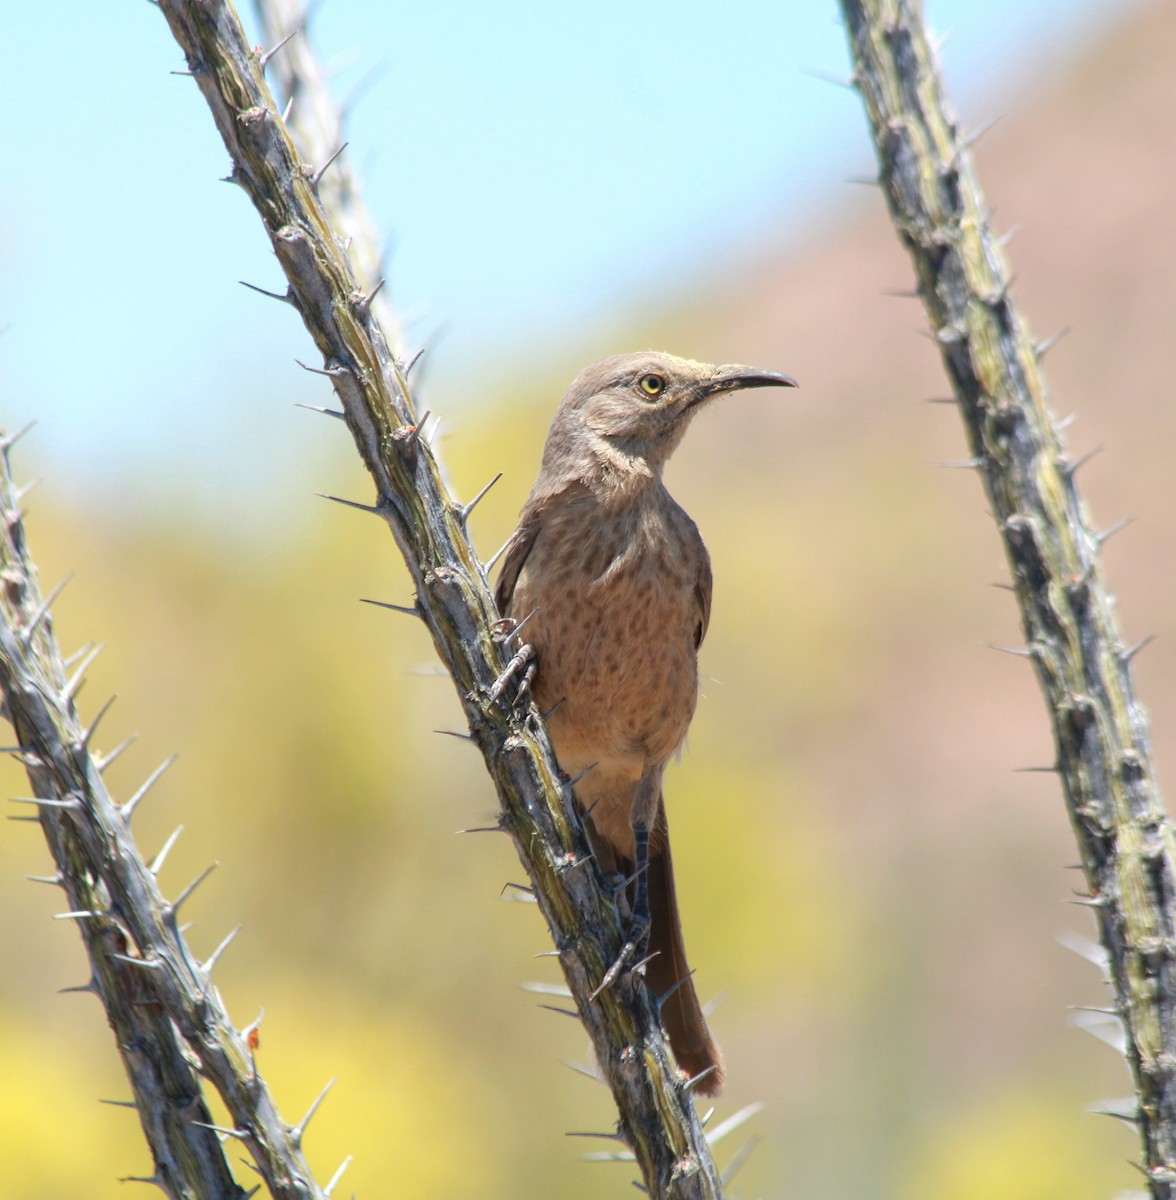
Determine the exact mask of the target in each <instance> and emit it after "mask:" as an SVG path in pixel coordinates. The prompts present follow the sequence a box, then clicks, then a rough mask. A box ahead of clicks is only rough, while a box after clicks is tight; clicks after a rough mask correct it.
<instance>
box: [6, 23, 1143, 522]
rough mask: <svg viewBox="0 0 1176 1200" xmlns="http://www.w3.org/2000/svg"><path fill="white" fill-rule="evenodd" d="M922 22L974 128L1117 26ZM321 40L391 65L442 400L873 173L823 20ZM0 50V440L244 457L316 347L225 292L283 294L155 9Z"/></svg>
mask: <svg viewBox="0 0 1176 1200" xmlns="http://www.w3.org/2000/svg"><path fill="white" fill-rule="evenodd" d="M927 7H928V17H929V20H930V22H931V24H932V27H933V28H934V29H935V30H936V31H937V32H938V33H943V32H946V31H950V32H951V37H950V38H949V40H948V42H947V44H946V46H945V48H944V51H943V56H942V57H943V61H944V66H945V69H946V71H947V73H948V80H949V87H950V88H951V90H952V93H953V96H954V97H955V98H956V101H957V106H958V107H959V108H960V110H961V112H962V115H963V118H964V123H965V124H976V125H979V124H982V123H983V122H984V121H985V120H986V119H987V118H988V117H989V116H990V115H991V112H992V105H993V104H995V103H997V102H998V98H999V96H1000V94H1001V92H1002V91H1003V90H1005V89H1007V88H1008V87H1009V86H1010V85H1011V84H1013V83H1014V82H1015V81H1017V80H1018V79H1021V78H1027V77H1031V76H1032V74H1033V73H1034V72H1038V71H1048V70H1049V69H1050V66H1051V65H1052V64H1056V63H1059V62H1062V61H1064V60H1065V58H1066V57H1067V56H1068V54H1069V53H1070V52H1071V50H1072V47H1073V45H1074V43H1075V42H1077V41H1078V40H1080V39H1081V38H1083V37H1088V36H1090V35H1091V33H1092V31H1094V30H1097V28H1098V25H1099V22H1100V21H1104V20H1107V19H1109V18H1110V14H1111V12H1112V9H1113V8H1116V7H1117V8H1118V9H1119V10H1120V11H1121V10H1122V7H1123V6H1122V5H1121V4H1120V5H1117V6H1114V5H1112V4H1110V3H1108V2H1107V0H1066V2H1063V0H1038V2H1037V3H1024V2H1023V0H1022V2H1017V3H1015V2H1013V0H992V2H990V3H988V4H985V5H978V4H975V3H972V2H970V0H939V2H935V0H932V2H931V3H929V4H928V6H927ZM244 15H245V16H246V18H247V20H250V21H251V19H252V14H251V11H250V10H249V9H248V8H246V9H245V10H244ZM312 32H313V36H314V39H315V41H316V44H317V45H318V47H319V49H320V51H321V54H322V56H323V58H324V60H325V61H327V62H328V63H329V64H332V65H333V66H334V68H335V70H336V72H337V74H336V80H337V82H336V94H337V95H339V96H343V95H346V94H347V93H348V91H349V90H350V89H351V88H352V87H353V86H355V85H356V84H357V83H359V82H360V80H361V79H362V78H363V77H364V76H365V75H366V74H367V73H368V71H369V70H370V69H371V68H373V67H375V66H379V65H382V66H383V74H382V75H381V76H380V78H379V79H378V81H377V82H376V83H375V84H374V85H373V86H372V87H371V88H370V89H369V90H368V92H367V94H366V96H365V98H364V100H363V101H362V103H361V104H360V105H359V107H358V109H357V110H356V112H355V115H354V117H353V119H352V122H351V125H350V128H349V136H350V138H351V147H350V149H349V150H348V153H349V154H352V155H353V156H354V161H355V163H356V164H357V165H358V166H359V168H360V174H361V179H362V181H363V184H364V186H365V190H366V196H367V201H368V204H369V207H370V209H371V210H372V212H373V215H374V217H375V218H376V220H377V222H378V223H379V224H380V225H381V227H382V228H384V229H387V230H388V231H389V236H390V238H391V241H392V244H393V245H394V247H395V250H394V255H393V258H392V265H391V271H390V287H391V290H392V296H393V299H394V302H395V303H396V306H397V308H398V309H399V310H400V311H401V312H403V313H405V314H407V316H408V317H409V320H410V324H409V328H410V335H411V336H412V337H413V338H414V339H416V340H421V341H423V340H430V339H434V338H436V337H437V335H439V334H440V335H441V336H440V337H439V339H438V341H437V349H436V353H435V354H434V355H433V368H432V369H433V372H434V375H433V377H432V381H431V386H432V387H433V388H434V389H436V391H437V393H439V394H440V396H441V406H442V407H443V408H444V407H458V406H460V404H461V403H463V402H464V399H468V398H469V397H470V396H475V397H476V392H477V391H478V388H477V386H476V381H477V379H478V378H479V373H480V372H483V371H485V370H486V369H487V368H488V369H489V370H490V371H491V372H492V373H493V375H494V377H495V378H496V379H500V378H501V377H502V375H503V374H505V372H506V371H507V370H508V368H509V365H510V364H511V363H512V362H516V361H520V360H524V359H525V358H526V356H527V355H529V354H532V353H538V352H546V353H547V354H548V357H554V356H555V355H554V352H552V351H551V350H550V348H551V347H554V346H558V345H559V344H560V342H561V340H567V341H569V342H572V343H574V342H575V341H576V340H577V339H578V338H579V337H580V332H579V331H582V330H583V329H584V328H585V327H587V326H590V325H592V324H595V323H598V322H599V321H600V320H601V314H602V313H604V312H606V311H609V310H612V311H616V310H617V309H618V308H620V309H623V308H624V307H625V306H626V305H630V306H631V305H634V304H636V303H638V302H640V301H643V300H645V299H647V298H648V297H651V296H654V295H656V294H657V292H658V291H659V289H662V288H665V287H668V286H671V285H673V284H674V283H675V282H678V281H681V280H690V279H692V278H696V277H705V276H707V275H710V274H713V273H714V272H715V271H716V270H720V269H721V267H722V264H723V262H724V261H725V260H727V259H737V258H740V257H742V256H744V255H746V254H747V253H748V252H749V250H750V248H751V247H753V246H754V245H755V244H757V243H758V242H761V241H764V240H765V239H767V240H771V241H773V242H775V243H779V242H782V241H784V240H786V239H787V238H789V237H798V236H801V235H802V233H803V230H804V228H805V226H806V223H810V222H812V221H813V220H814V218H816V217H818V216H820V215H822V214H825V213H827V212H829V211H830V210H831V209H836V207H837V206H839V205H840V204H842V203H844V202H845V201H846V199H847V198H848V195H849V189H848V188H847V187H846V186H845V184H844V182H843V181H844V180H845V179H846V178H847V177H848V176H851V175H860V174H865V173H869V172H870V171H871V170H872V166H873V163H872V156H871V152H870V148H869V146H868V143H867V141H866V136H865V128H864V120H863V117H862V114H861V110H860V105H859V102H858V100H857V97H856V96H855V95H854V94H852V93H851V92H848V91H845V90H843V89H840V88H837V87H834V86H831V85H830V84H828V83H826V82H823V81H821V80H819V79H816V78H814V77H813V75H812V74H811V73H821V72H828V73H832V74H841V75H843V74H846V73H847V71H848V67H847V56H846V51H845V45H844V36H843V32H842V30H841V27H840V25H839V23H838V19H837V8H836V5H835V4H833V3H829V4H817V3H812V2H811V0H808V2H804V3H801V2H799V0H792V2H788V0H784V2H779V0H778V2H776V3H770V4H769V3H756V2H748V0H742V2H741V0H731V2H728V3H727V4H725V5H723V6H720V7H715V6H711V5H703V4H697V3H688V2H681V0H680V2H677V3H669V2H666V0H647V2H642V0H627V2H613V0H602V2H600V3H595V4H586V5H566V6H565V5H550V4H540V3H523V2H519V3H506V4H500V5H497V6H490V5H482V4H474V3H468V2H467V3H445V2H443V0H442V2H435V3H431V4H417V5H397V4H392V5H390V4H386V3H375V2H374V0H325V2H324V3H322V4H321V5H319V8H318V12H317V14H316V17H315V22H314V25H313V30H312ZM5 33H6V36H5V38H4V39H3V46H0V105H2V111H3V112H4V113H5V114H6V117H7V119H6V121H5V133H4V160H5V163H6V172H5V176H6V178H5V186H4V188H3V189H2V191H0V256H2V263H3V268H2V270H0V324H7V325H8V326H9V328H8V329H7V332H6V333H5V334H4V335H3V337H0V424H3V425H7V426H12V425H15V424H17V423H20V422H23V421H25V420H27V419H29V418H31V417H37V418H38V420H39V423H40V428H39V430H38V434H37V450H36V459H37V463H38V465H39V466H48V467H49V468H51V469H52V470H53V472H54V474H56V475H57V476H58V479H59V481H62V482H63V485H64V486H65V487H67V488H71V489H82V490H86V491H88V492H92V493H93V495H94V496H95V497H96V498H101V497H103V496H107V497H117V496H118V494H119V493H120V492H121V491H123V490H127V489H129V490H131V491H136V490H137V487H136V485H135V484H134V482H133V481H135V480H138V479H147V478H148V477H150V476H151V474H152V470H153V468H152V467H151V466H150V465H149V464H150V463H151V462H152V461H154V462H155V463H157V464H158V463H159V462H163V463H164V464H165V469H166V470H167V471H168V472H170V471H172V470H175V469H176V468H180V469H181V470H180V473H181V474H182V473H183V472H182V468H183V467H185V466H187V465H190V464H191V463H192V462H193V461H199V460H200V459H201V458H202V457H204V456H208V457H209V458H210V459H213V457H214V456H215V462H216V464H217V465H216V471H223V470H227V469H230V468H231V465H232V463H233V461H234V454H233V451H232V449H231V447H232V446H234V445H236V446H240V447H245V448H250V449H251V450H256V449H257V447H258V445H259V444H261V443H259V442H258V441H257V440H254V441H253V442H251V441H250V436H251V435H250V431H251V430H253V431H254V434H255V435H256V428H257V422H258V421H259V420H261V419H262V418H261V417H259V415H258V414H259V412H264V411H269V410H272V409H273V406H274V405H275V404H276V403H280V404H281V405H283V406H284V405H287V404H288V403H289V401H290V400H291V399H297V398H306V395H305V393H306V392H307V389H308V388H311V386H312V381H308V380H307V379H306V378H305V377H302V378H300V377H299V373H298V371H297V368H296V367H294V366H293V363H292V359H293V357H294V356H295V355H301V356H305V355H306V354H307V350H308V345H309V343H308V340H307V338H306V335H305V334H304V333H303V331H302V329H301V326H300V324H299V323H298V321H297V319H296V317H294V316H293V314H292V313H291V312H290V311H289V310H286V309H284V308H282V307H281V306H279V305H273V304H270V303H268V302H265V301H262V300H259V299H258V298H257V297H255V296H253V295H251V294H250V293H248V292H246V291H245V290H244V289H242V288H240V287H239V286H238V285H237V282H236V281H237V280H239V279H248V280H251V281H254V282H257V283H259V284H261V285H263V286H271V287H274V288H280V287H281V281H280V279H279V277H278V272H277V268H276V264H275V263H274V262H273V259H272V257H271V255H270V252H269V249H268V243H267V241H266V238H265V236H264V234H263V232H262V230H261V227H260V224H259V222H258V220H257V218H256V216H255V215H254V213H253V211H252V209H251V208H250V206H249V204H248V203H247V201H246V200H245V199H244V197H243V195H242V194H241V193H240V192H238V191H237V189H234V188H232V187H229V186H226V185H225V184H223V183H220V182H218V177H219V176H221V175H224V174H225V171H226V167H227V160H226V156H225V152H224V150H223V148H222V146H221V145H220V142H219V140H218V138H217V136H216V133H215V130H214V127H213V125H212V122H211V120H210V118H209V115H208V113H207V110H206V109H205V107H204V105H203V102H202V101H201V99H200V97H199V94H198V92H197V90H196V88H195V86H194V84H193V83H192V81H191V80H190V79H187V78H183V77H179V76H171V75H169V74H168V72H169V71H170V70H172V69H177V68H180V67H182V66H183V62H182V58H181V55H180V53H179V51H178V49H177V47H176V46H175V44H174V43H173V42H172V40H171V38H170V35H169V32H168V29H167V26H166V23H165V22H164V20H163V18H162V16H161V15H160V14H159V13H158V12H157V11H156V10H155V9H154V8H153V7H152V6H151V5H149V4H147V3H145V2H143V0H135V2H133V3H124V4H115V5H96V4H93V3H92V0H86V2H83V0H64V2H62V3H57V4H53V5H47V4H33V3H24V4H21V5H19V6H13V7H12V8H11V9H10V11H9V13H8V14H7V20H6V31H5ZM544 348H547V349H546V350H544ZM275 397H276V398H275ZM553 399H554V398H553ZM255 400H256V406H255V405H254V403H253V402H254V401H255ZM257 436H260V435H257ZM154 469H157V468H154ZM214 473H215V472H214Z"/></svg>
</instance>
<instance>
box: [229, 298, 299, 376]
mask: <svg viewBox="0 0 1176 1200" xmlns="http://www.w3.org/2000/svg"><path fill="white" fill-rule="evenodd" d="M237 282H238V283H239V284H240V285H241V286H242V287H247V288H248V289H249V290H250V291H251V292H256V293H257V294H258V295H259V296H268V297H269V298H270V299H271V300H280V301H281V302H282V303H283V304H293V303H294V293H293V292H291V291H290V289H289V287H287V288H286V290H285V291H284V292H270V291H266V289H265V288H263V287H258V286H257V284H255V283H246V282H245V280H244V279H238V280H237ZM294 361H295V362H298V360H297V359H295V360H294ZM301 365H302V364H301V363H299V366H301Z"/></svg>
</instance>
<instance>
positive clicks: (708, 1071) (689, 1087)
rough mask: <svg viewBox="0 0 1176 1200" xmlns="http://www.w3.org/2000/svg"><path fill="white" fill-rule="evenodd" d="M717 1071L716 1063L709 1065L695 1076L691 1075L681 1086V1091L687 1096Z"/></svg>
mask: <svg viewBox="0 0 1176 1200" xmlns="http://www.w3.org/2000/svg"><path fill="white" fill-rule="evenodd" d="M718 1069H719V1066H718V1063H711V1065H710V1066H709V1067H704V1068H703V1069H702V1070H701V1071H699V1072H698V1074H697V1075H691V1076H690V1078H689V1079H687V1080H686V1082H685V1083H684V1084H683V1085H682V1090H683V1091H684V1092H685V1093H686V1094H687V1095H689V1094H690V1093H691V1092H693V1091H694V1089H695V1088H696V1087H698V1085H699V1084H700V1083H702V1082H703V1081H704V1080H706V1079H709V1078H710V1077H711V1076H712V1075H713V1074H714V1073H715V1072H716V1071H717V1070H718Z"/></svg>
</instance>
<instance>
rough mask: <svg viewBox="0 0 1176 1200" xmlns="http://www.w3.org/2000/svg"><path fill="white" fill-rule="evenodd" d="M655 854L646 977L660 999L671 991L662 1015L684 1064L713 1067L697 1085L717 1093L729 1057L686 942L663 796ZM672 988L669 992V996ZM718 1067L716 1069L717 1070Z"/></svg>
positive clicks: (691, 1071)
mask: <svg viewBox="0 0 1176 1200" xmlns="http://www.w3.org/2000/svg"><path fill="white" fill-rule="evenodd" d="M652 841H653V844H652V846H651V848H650V849H651V853H650V858H649V914H650V931H649V952H650V953H651V954H653V953H654V952H655V951H656V952H657V953H656V955H655V957H653V958H651V959H650V960H649V963H648V964H647V965H646V968H645V981H646V983H647V984H648V985H649V990H650V991H651V992H652V993H653V995H654V997H655V998H660V997H663V996H665V997H666V999H665V1000H664V1002H663V1003H662V1010H661V1018H662V1024H663V1025H664V1026H665V1029H666V1033H667V1034H668V1035H669V1038H670V1047H671V1049H672V1050H673V1051H674V1057H675V1058H676V1059H677V1060H678V1066H679V1067H681V1068H682V1070H683V1071H685V1072H686V1074H687V1075H690V1076H692V1077H693V1076H695V1075H698V1074H700V1073H701V1072H703V1071H706V1070H708V1069H710V1074H709V1075H707V1076H706V1078H705V1079H700V1080H699V1082H698V1085H697V1088H696V1090H697V1091H698V1092H700V1093H701V1094H703V1095H705V1096H715V1095H717V1094H718V1092H719V1090H720V1088H722V1086H723V1056H722V1054H720V1052H719V1048H718V1046H717V1045H716V1044H715V1041H714V1039H713V1038H712V1037H711V1035H710V1030H709V1029H708V1028H707V1026H706V1018H705V1017H704V1016H703V1015H702V1006H701V1005H700V1004H699V1003H698V993H697V992H696V991H695V990H694V980H693V979H691V978H690V968H689V967H688V966H687V965H686V947H685V945H684V943H683V941H682V922H681V920H680V919H679V917H678V898H677V896H676V895H675V893H674V865H673V862H672V860H671V858H670V838H669V828H668V826H667V824H666V809H665V802H664V801H663V800H662V799H661V798H659V799H658V813H657V827H656V829H655V833H654V837H653V839H652ZM667 993H668V995H667ZM711 1068H713V1069H711Z"/></svg>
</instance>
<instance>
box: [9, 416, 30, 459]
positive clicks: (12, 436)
mask: <svg viewBox="0 0 1176 1200" xmlns="http://www.w3.org/2000/svg"><path fill="white" fill-rule="evenodd" d="M36 423H37V422H36V421H30V422H29V423H28V424H27V425H22V426H21V427H20V429H18V430H17V431H16V432H15V433H6V434H4V435H3V436H0V454H4V455H5V456H7V454H8V451H9V450H11V449H12V447H13V446H15V445H16V443H17V442H19V441H20V439H21V438H22V437H24V435H25V434H26V433H28V432H29V430H30V429H32V428H33V426H34V425H36Z"/></svg>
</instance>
